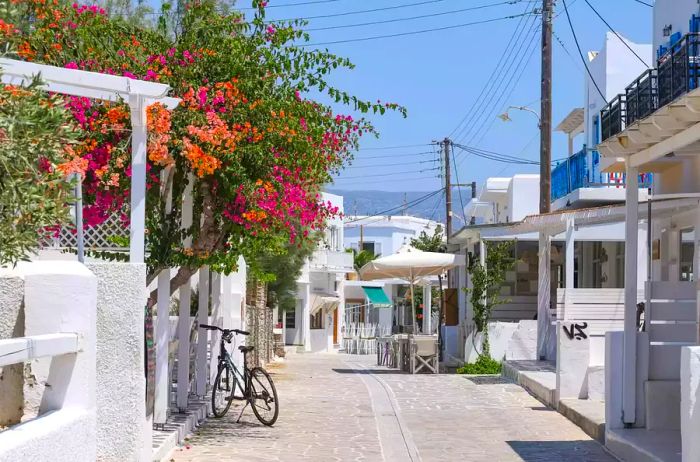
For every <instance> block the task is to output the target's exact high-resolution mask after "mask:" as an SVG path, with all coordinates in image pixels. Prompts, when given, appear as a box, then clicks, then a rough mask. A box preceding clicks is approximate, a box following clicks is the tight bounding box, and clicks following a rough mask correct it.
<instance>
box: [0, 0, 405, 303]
mask: <svg viewBox="0 0 700 462" xmlns="http://www.w3.org/2000/svg"><path fill="white" fill-rule="evenodd" d="M12 1H13V2H14V5H13V7H12V14H11V15H9V16H8V18H9V20H5V21H4V22H3V23H2V24H0V33H1V34H3V35H2V40H3V41H4V42H5V43H6V44H8V45H9V47H10V48H11V49H12V50H13V51H14V52H15V53H16V54H17V55H18V56H19V57H20V58H21V59H25V60H32V61H38V62H42V63H48V64H53V65H58V66H65V67H69V68H78V69H84V70H90V71H99V72H107V73H113V74H118V75H124V76H127V77H131V78H139V79H145V80H150V81H157V82H161V83H167V84H169V85H170V86H171V88H172V92H171V95H172V96H176V97H179V98H181V99H182V102H181V104H180V105H179V107H178V108H177V109H175V110H174V111H172V112H169V111H168V110H166V109H165V108H164V107H162V106H160V105H158V104H156V105H153V106H151V107H150V108H149V109H148V125H149V130H150V136H149V143H148V161H149V163H148V185H147V188H148V195H147V230H148V235H147V246H148V249H147V250H148V257H147V263H148V265H149V278H150V279H152V278H153V277H155V275H157V274H158V273H159V272H160V271H161V270H163V269H164V268H168V267H179V268H180V270H179V272H178V274H177V275H175V276H174V277H173V279H172V280H171V291H174V290H175V289H177V287H179V286H180V285H181V284H182V283H184V282H185V281H186V280H187V279H188V278H189V277H190V276H191V275H192V274H193V273H194V272H195V271H196V270H197V268H198V267H200V266H201V265H210V266H211V268H212V269H213V270H215V271H220V272H224V273H228V272H230V271H231V270H233V269H235V264H236V261H237V258H238V256H239V255H241V254H242V255H245V256H246V257H255V256H256V255H257V254H259V253H260V252H261V251H262V250H263V249H264V250H265V252H266V254H269V253H270V252H271V251H273V252H274V251H279V252H284V251H285V249H286V248H288V246H289V245H290V244H291V245H301V244H302V243H303V241H304V240H305V239H309V238H310V236H311V235H313V234H314V231H315V230H317V229H319V228H321V227H323V225H324V223H325V220H326V218H327V217H328V216H330V215H333V214H336V213H337V209H335V208H334V207H333V206H332V204H324V203H322V202H321V201H320V194H319V191H320V187H321V186H322V185H323V184H324V183H327V182H328V181H329V180H330V178H331V174H332V173H334V172H336V171H338V170H339V169H340V168H342V167H343V165H344V164H345V163H346V162H348V161H349V159H350V157H351V152H352V150H354V148H356V147H357V143H358V140H359V137H360V136H362V135H363V134H365V133H374V131H373V128H372V126H371V125H370V124H369V123H368V122H367V121H366V120H364V119H359V120H356V119H354V118H353V117H351V116H349V115H341V114H336V113H334V112H333V111H332V109H331V108H330V106H328V105H325V104H321V103H319V102H316V101H313V100H310V99H307V98H306V97H305V96H304V95H308V94H309V93H310V92H316V93H317V94H320V95H324V96H325V97H330V99H331V100H334V101H335V102H337V103H344V104H346V105H348V107H349V109H350V110H352V111H355V112H360V113H363V112H369V111H373V112H375V113H376V112H380V113H382V114H383V113H384V112H385V111H386V110H387V109H398V110H400V111H401V112H403V109H402V108H400V107H398V106H396V105H395V104H388V103H381V102H379V101H378V102H377V103H369V102H366V101H362V100H360V99H358V98H356V97H353V96H351V95H349V94H347V93H345V92H342V91H340V90H338V89H336V88H334V87H332V86H330V85H329V84H328V83H327V81H326V80H325V78H326V76H327V75H328V74H329V73H330V72H331V71H332V70H333V69H336V68H350V67H352V64H351V63H350V62H349V61H348V60H346V59H344V58H339V57H336V56H334V55H332V54H330V53H328V52H324V51H318V50H310V49H306V48H305V47H304V46H303V45H299V44H300V43H302V44H303V42H304V40H308V38H307V36H306V34H305V33H304V32H303V31H302V30H301V29H300V26H303V24H302V23H299V22H297V21H292V22H284V23H277V24H274V25H272V24H269V23H267V22H266V21H265V5H266V3H267V2H259V1H255V2H254V5H255V7H256V8H257V10H256V14H255V18H254V19H253V20H252V21H250V22H246V21H245V20H244V18H243V17H242V16H241V15H240V14H238V13H232V14H222V13H221V12H220V11H219V10H217V9H216V8H215V4H214V2H209V1H197V2H194V1H193V2H191V3H189V4H187V5H186V12H185V13H184V15H183V16H182V20H181V23H180V25H179V28H178V30H177V31H175V33H173V31H172V30H169V29H166V28H165V27H162V28H158V27H156V28H151V29H149V28H144V27H140V26H138V25H134V24H133V23H128V22H126V21H123V20H121V19H119V18H114V17H111V16H109V15H108V14H107V12H106V11H104V10H103V9H101V8H100V7H98V6H89V5H80V4H77V3H75V4H69V3H65V2H63V1H62V0H12ZM68 107H69V108H70V110H71V112H72V113H73V115H74V117H75V119H76V120H77V122H78V123H79V124H80V126H81V128H82V129H83V130H84V136H83V137H82V143H81V145H80V146H79V147H78V148H76V149H75V150H74V158H73V159H72V160H71V161H70V162H73V163H74V164H75V165H85V168H84V170H83V174H84V178H85V181H84V188H83V190H84V195H85V196H86V204H87V205H86V210H85V221H86V224H87V225H88V226H91V225H95V224H99V223H100V222H101V221H104V220H106V219H107V218H108V217H110V216H112V215H114V214H119V215H120V216H121V217H122V219H123V222H124V225H125V226H128V210H127V207H128V200H127V199H128V197H129V174H130V167H129V162H130V157H129V149H128V148H129V141H130V132H129V117H128V112H127V109H126V106H124V105H121V104H107V103H105V102H100V101H92V100H87V99H80V98H73V99H71V100H69V103H68ZM85 161H87V162H85ZM188 187H189V188H191V191H192V192H191V195H192V198H193V203H194V217H195V219H194V223H193V225H192V226H189V227H187V228H185V229H183V227H182V219H181V217H182V197H183V195H184V194H185V192H186V191H187V189H188ZM187 238H189V239H188V240H189V241H191V244H190V245H184V244H183V242H188V240H186V239H187ZM250 260H251V261H254V258H251V259H250ZM253 270H255V268H253Z"/></svg>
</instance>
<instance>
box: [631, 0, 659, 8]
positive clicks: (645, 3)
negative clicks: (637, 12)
mask: <svg viewBox="0 0 700 462" xmlns="http://www.w3.org/2000/svg"><path fill="white" fill-rule="evenodd" d="M634 1H635V2H637V3H641V4H642V5H646V6H648V7H649V8H654V5H652V4H650V3H647V2H643V1H642V0H634Z"/></svg>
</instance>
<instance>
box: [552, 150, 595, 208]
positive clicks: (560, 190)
mask: <svg viewBox="0 0 700 462" xmlns="http://www.w3.org/2000/svg"><path fill="white" fill-rule="evenodd" d="M588 183H589V179H588V165H587V162H586V148H585V147H584V148H583V149H582V150H580V151H579V152H577V153H576V154H574V155H572V156H571V157H569V158H568V159H566V160H564V161H562V162H560V163H559V164H558V165H557V166H556V167H554V169H553V170H552V200H553V201H555V200H557V199H559V198H562V197H564V196H566V195H567V194H569V193H570V192H571V191H575V190H577V189H578V188H582V187H583V186H585V185H586V184H588Z"/></svg>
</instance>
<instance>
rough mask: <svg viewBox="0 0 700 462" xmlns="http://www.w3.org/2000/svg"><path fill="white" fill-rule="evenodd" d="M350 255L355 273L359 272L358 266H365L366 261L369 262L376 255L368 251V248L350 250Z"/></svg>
mask: <svg viewBox="0 0 700 462" xmlns="http://www.w3.org/2000/svg"><path fill="white" fill-rule="evenodd" d="M352 255H353V266H354V267H355V271H357V273H358V274H359V273H360V268H362V267H363V266H365V265H366V264H367V263H369V262H371V261H372V260H374V259H375V258H377V256H376V255H375V254H374V253H373V252H370V251H369V250H360V251H357V250H355V249H353V250H352Z"/></svg>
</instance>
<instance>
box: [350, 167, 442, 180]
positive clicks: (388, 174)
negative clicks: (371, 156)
mask: <svg viewBox="0 0 700 462" xmlns="http://www.w3.org/2000/svg"><path fill="white" fill-rule="evenodd" d="M433 170H439V167H435V168H426V169H423V170H406V171H402V172H391V173H377V174H374V175H359V176H344V177H342V178H341V177H339V178H338V179H346V180H349V179H354V178H373V177H379V176H394V175H403V174H406V173H425V172H431V171H433Z"/></svg>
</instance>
